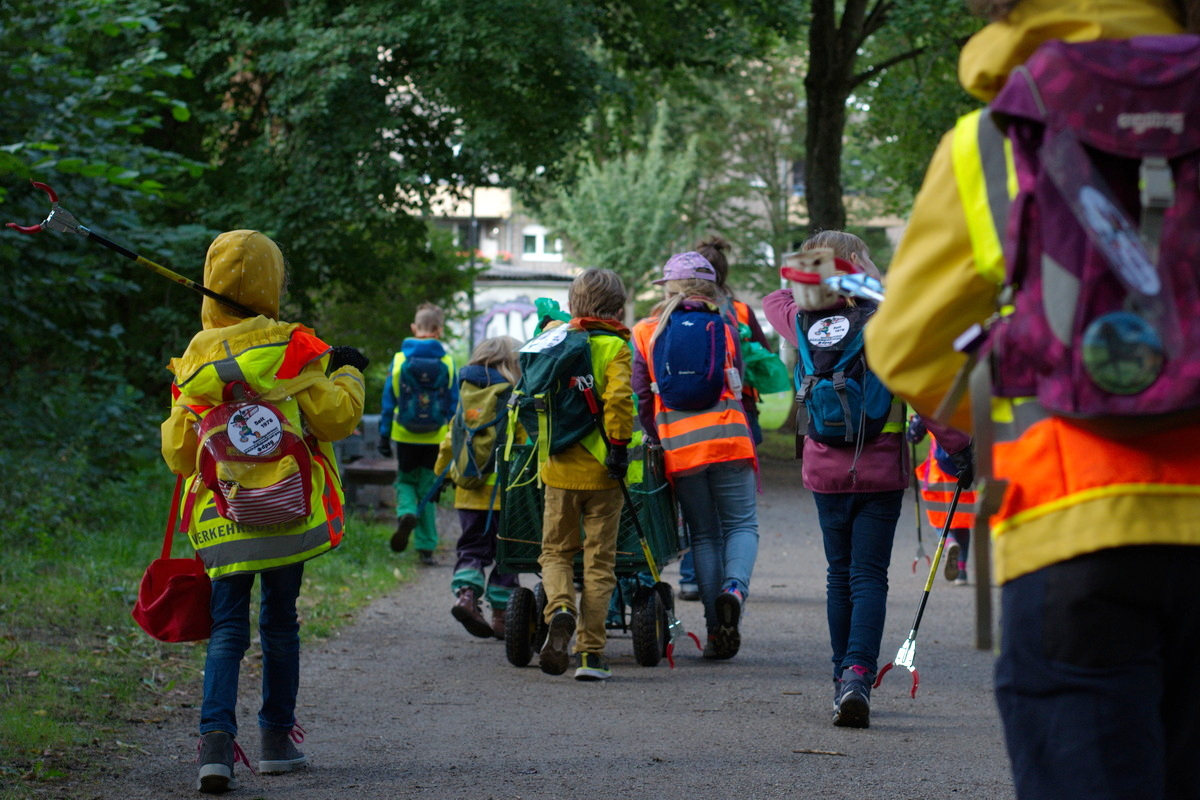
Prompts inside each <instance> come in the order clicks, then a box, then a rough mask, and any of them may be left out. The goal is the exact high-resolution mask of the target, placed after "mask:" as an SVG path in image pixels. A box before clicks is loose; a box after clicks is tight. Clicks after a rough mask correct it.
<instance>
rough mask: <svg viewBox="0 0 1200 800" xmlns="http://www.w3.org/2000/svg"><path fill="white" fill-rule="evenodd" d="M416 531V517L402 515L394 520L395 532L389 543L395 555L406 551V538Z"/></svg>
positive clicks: (414, 515) (413, 515)
mask: <svg viewBox="0 0 1200 800" xmlns="http://www.w3.org/2000/svg"><path fill="white" fill-rule="evenodd" d="M416 529H417V515H416V514H403V515H401V516H400V518H399V519H397V520H396V532H395V533H393V534H392V541H391V542H390V544H391V546H392V550H393V551H394V552H396V553H403V552H404V551H405V550H407V549H408V537H409V536H411V535H412V532H413V531H415V530H416Z"/></svg>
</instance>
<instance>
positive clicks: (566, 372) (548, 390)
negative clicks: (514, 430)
mask: <svg viewBox="0 0 1200 800" xmlns="http://www.w3.org/2000/svg"><path fill="white" fill-rule="evenodd" d="M590 340H591V335H590V334H589V333H588V332H587V331H581V330H576V329H574V328H571V327H568V326H567V325H559V326H557V327H555V328H551V329H550V330H548V331H545V332H544V333H542V334H540V335H538V336H535V337H534V338H532V339H530V340H529V341H528V342H526V343H525V345H524V346H523V347H521V349H520V351H519V352H518V356H517V360H518V363H519V364H520V366H521V379H520V380H519V381H517V386H516V388H515V389H514V390H513V393H512V398H511V399H510V400H509V406H510V407H511V408H512V409H513V410H514V411H515V412H516V414H517V419H519V420H520V422H521V424H522V425H523V426H524V428H525V430H526V431H527V432H528V433H529V436H530V438H533V439H537V440H538V450H539V451H541V452H543V453H546V454H549V455H555V454H557V453H561V452H562V451H563V450H566V449H567V448H568V447H570V446H571V445H573V444H575V443H576V442H578V441H580V440H581V439H583V437H585V436H587V435H588V434H589V433H591V432H592V429H594V428H595V427H596V421H595V419H594V418H593V416H592V412H591V410H590V409H589V408H588V404H587V399H586V398H585V397H584V393H583V391H582V389H583V388H586V387H590V386H591V385H592V380H593V378H592V346H591V344H590Z"/></svg>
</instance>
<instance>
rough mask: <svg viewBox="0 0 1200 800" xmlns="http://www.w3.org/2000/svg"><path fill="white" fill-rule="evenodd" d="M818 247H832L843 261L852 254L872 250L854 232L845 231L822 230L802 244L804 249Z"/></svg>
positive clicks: (860, 253)
mask: <svg viewBox="0 0 1200 800" xmlns="http://www.w3.org/2000/svg"><path fill="white" fill-rule="evenodd" d="M817 247H828V248H830V249H831V250H833V254H834V255H835V256H836V257H838V258H840V259H842V260H843V261H849V260H850V256H855V255H863V254H865V253H867V252H868V251H869V250H870V248H869V247H867V243H866V242H864V241H863V240H862V239H860V238H858V237H857V236H855V235H854V234H853V233H846V232H845V231H821V232H820V233H817V234H813V235H812V236H810V237H809V238H808V239H806V240H805V242H804V244H802V245H800V249H801V250H802V251H803V250H812V249H814V248H817Z"/></svg>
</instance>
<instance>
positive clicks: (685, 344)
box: [650, 308, 728, 411]
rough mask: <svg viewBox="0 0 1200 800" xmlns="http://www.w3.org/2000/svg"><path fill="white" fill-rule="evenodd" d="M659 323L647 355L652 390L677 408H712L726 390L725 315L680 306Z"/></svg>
mask: <svg viewBox="0 0 1200 800" xmlns="http://www.w3.org/2000/svg"><path fill="white" fill-rule="evenodd" d="M659 324H660V325H662V326H663V328H662V330H661V331H660V332H659V334H658V338H657V339H655V340H654V349H653V352H652V353H651V355H650V361H651V363H652V365H653V367H654V385H653V387H652V388H653V389H654V391H655V393H656V394H658V396H659V397H660V398H661V399H662V401H663V405H665V406H666V407H667V408H670V409H673V410H676V411H703V410H704V409H707V408H712V407H713V406H714V405H716V404H717V401H718V400H719V399H721V392H723V391H724V390H725V377H726V376H725V368H726V361H727V356H728V353H727V351H726V338H725V318H724V317H722V316H721V315H720V314H719V313H717V312H716V311H712V310H710V309H708V308H703V309H689V308H680V309H677V310H676V311H674V312H672V314H671V315H670V316H669V317H667V318H666V319H665V320H663V321H662V322H661V323H659Z"/></svg>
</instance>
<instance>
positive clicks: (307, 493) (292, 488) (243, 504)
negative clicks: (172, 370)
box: [196, 382, 312, 526]
mask: <svg viewBox="0 0 1200 800" xmlns="http://www.w3.org/2000/svg"><path fill="white" fill-rule="evenodd" d="M225 394H226V396H227V398H228V399H227V400H226V401H225V402H223V403H221V404H220V405H218V406H217V407H216V408H214V409H212V410H211V411H209V412H208V414H206V415H205V416H204V418H203V419H202V420H200V422H199V424H198V425H197V430H196V433H197V436H198V438H199V445H200V446H199V451H198V457H197V458H198V463H197V472H198V474H199V477H200V480H201V481H202V482H203V483H204V485H205V486H207V487H208V489H209V490H210V491H211V492H212V494H213V499H214V500H215V502H216V506H217V513H218V514H220V515H221V516H222V517H224V518H225V519H230V520H234V521H235V522H240V523H242V524H243V525H256V526H261V525H280V524H283V523H287V522H293V521H295V520H298V519H304V518H306V517H308V516H309V514H310V513H311V510H312V505H311V496H312V452H311V450H310V449H309V446H308V444H307V443H306V442H305V441H304V434H303V432H302V431H301V430H299V429H298V428H297V427H296V426H294V425H292V423H291V422H289V421H288V418H287V416H286V415H285V414H284V413H283V412H282V411H280V410H279V408H278V407H276V406H275V405H273V404H271V403H267V402H264V401H262V400H260V399H258V398H256V397H255V396H253V394H252V393H249V392H248V390H247V387H246V386H245V385H244V384H242V383H240V382H235V383H232V384H229V386H227V387H226V389H225ZM293 402H294V401H293Z"/></svg>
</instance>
